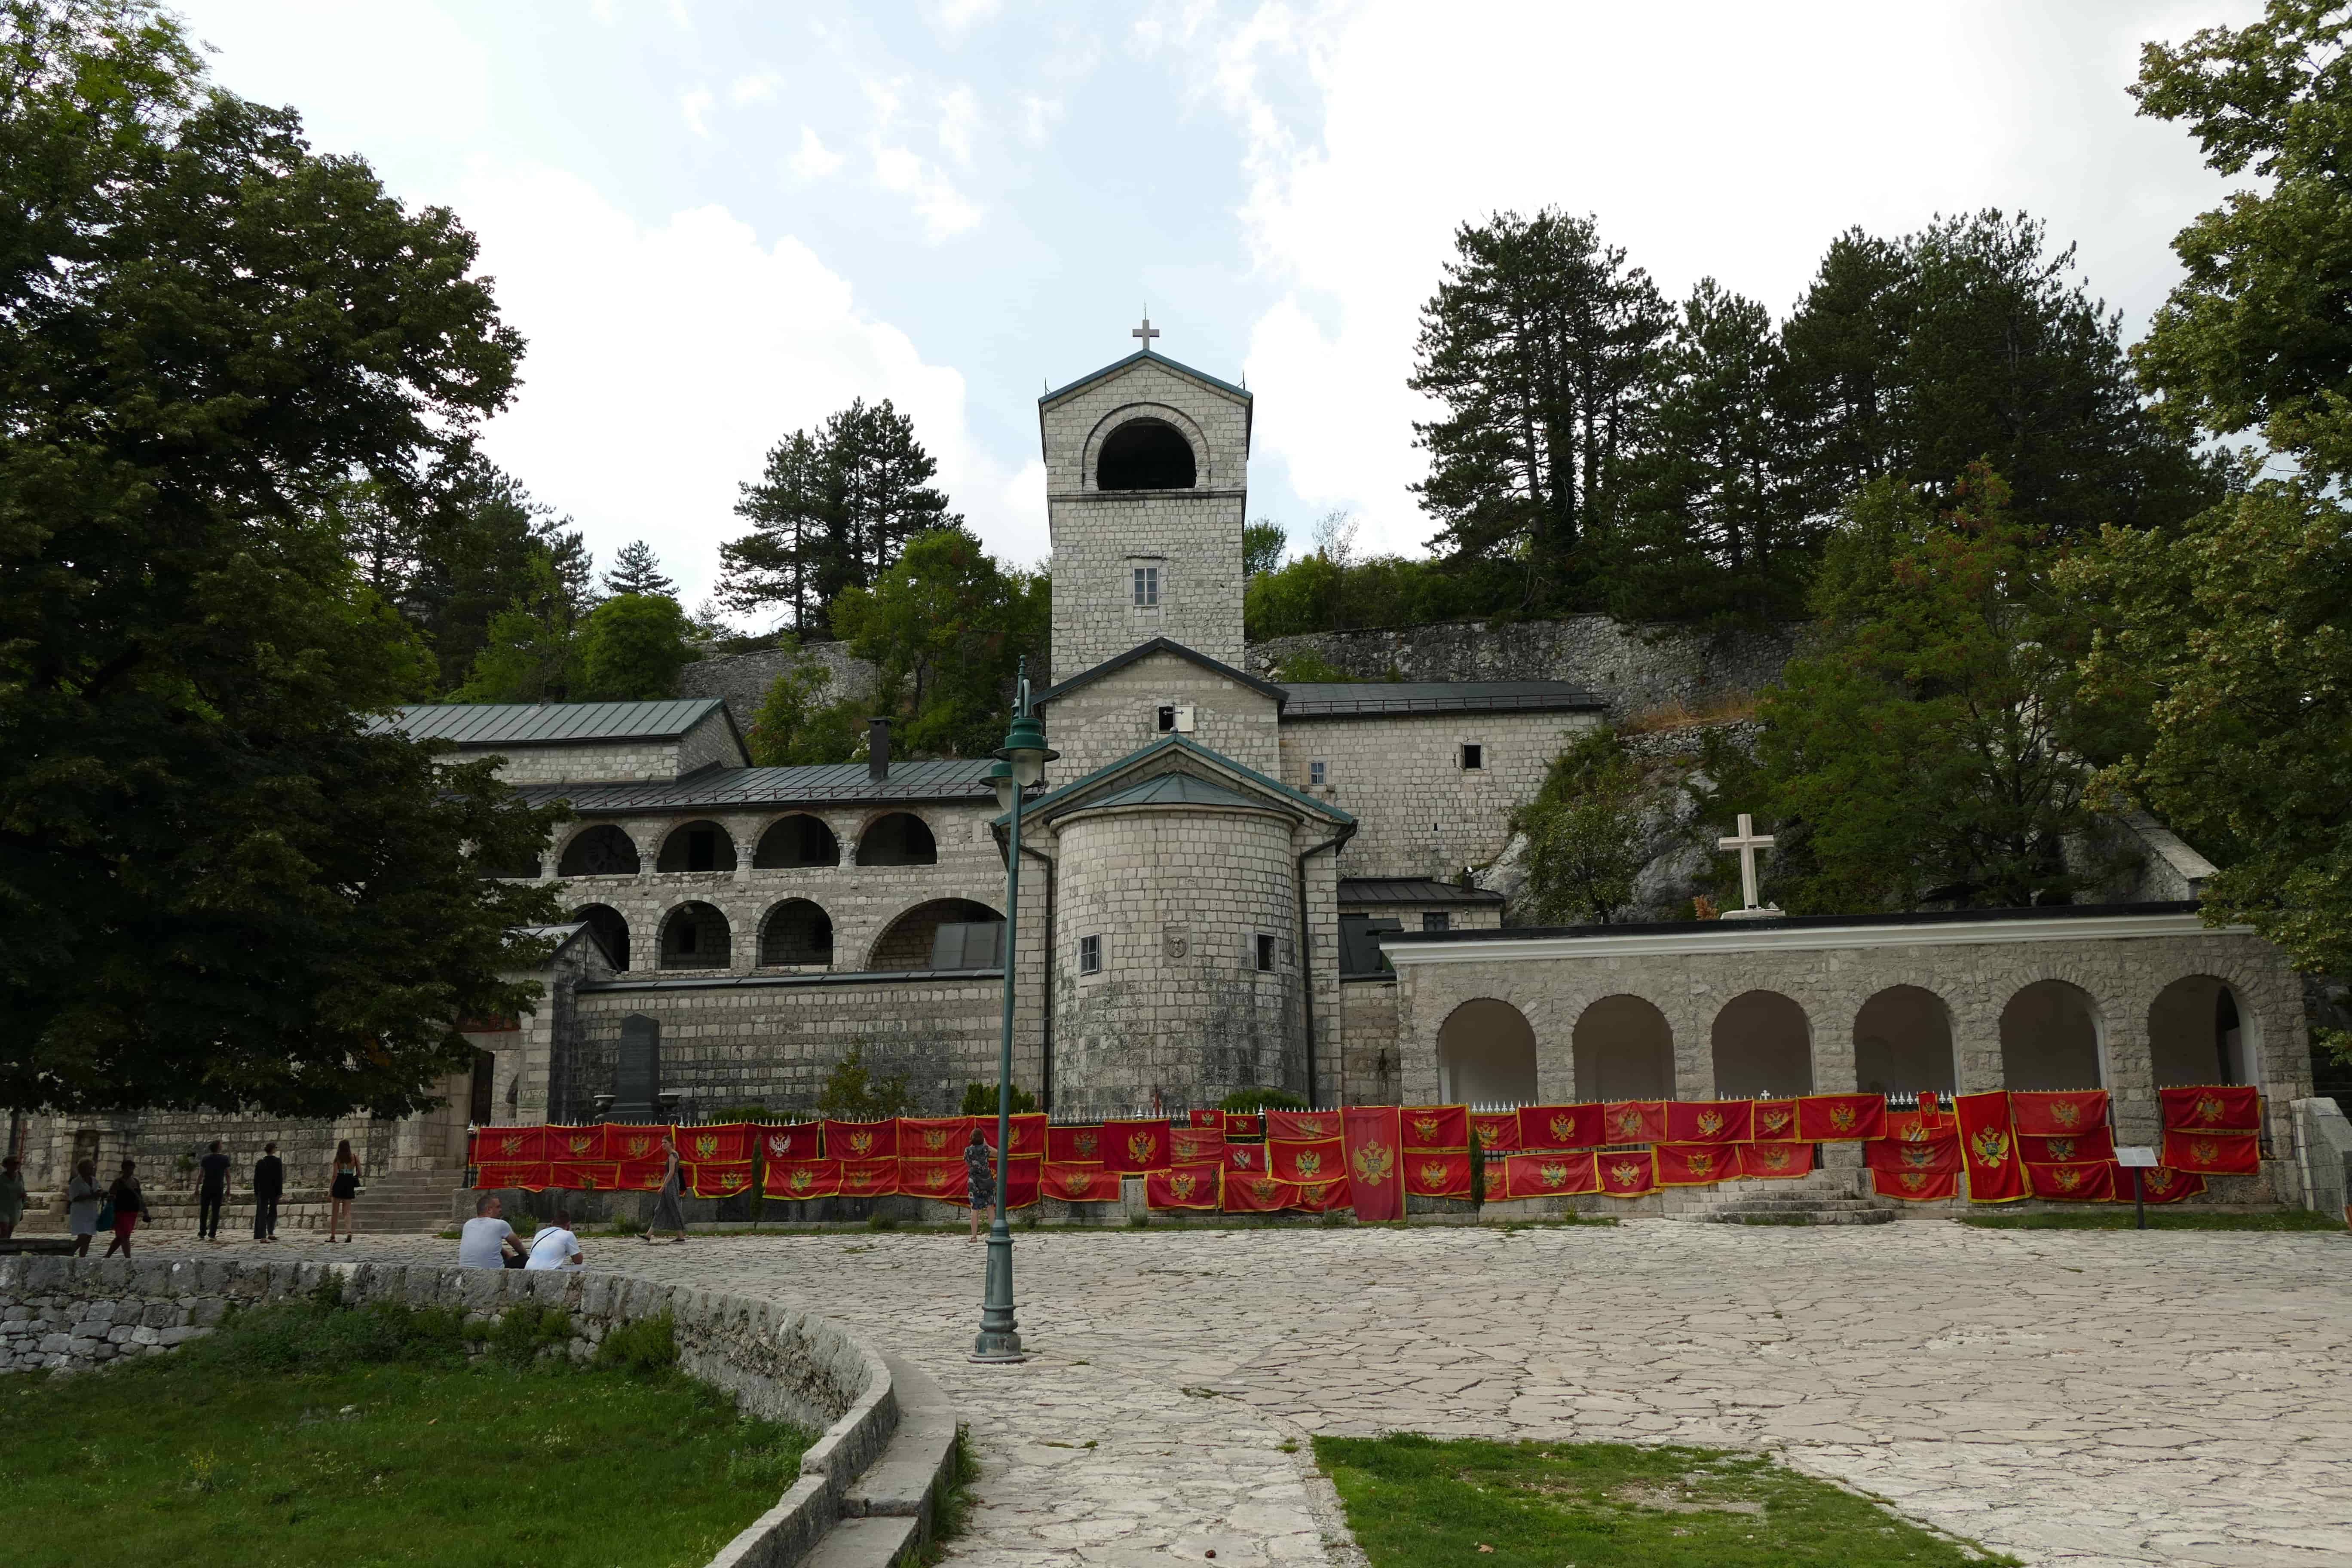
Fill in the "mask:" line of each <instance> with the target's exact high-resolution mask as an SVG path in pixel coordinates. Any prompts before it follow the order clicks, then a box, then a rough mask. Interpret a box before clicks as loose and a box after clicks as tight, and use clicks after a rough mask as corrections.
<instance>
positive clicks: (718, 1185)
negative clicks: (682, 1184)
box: [686, 1160, 756, 1198]
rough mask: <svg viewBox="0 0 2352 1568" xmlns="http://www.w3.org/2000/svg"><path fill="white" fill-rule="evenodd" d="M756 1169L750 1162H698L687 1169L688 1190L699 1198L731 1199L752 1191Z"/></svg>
mask: <svg viewBox="0 0 2352 1568" xmlns="http://www.w3.org/2000/svg"><path fill="white" fill-rule="evenodd" d="M755 1169H756V1167H755V1166H754V1165H753V1163H752V1162H751V1161H749V1160H697V1161H696V1162H695V1163H693V1164H691V1165H688V1167H687V1170H688V1172H690V1173H691V1174H690V1175H689V1176H688V1180H687V1184H686V1190H687V1191H688V1192H689V1193H692V1194H694V1195H695V1196H696V1197H698V1198H731V1197H733V1196H735V1195H736V1194H738V1193H748V1192H750V1191H751V1179H752V1175H753V1173H754V1171H755Z"/></svg>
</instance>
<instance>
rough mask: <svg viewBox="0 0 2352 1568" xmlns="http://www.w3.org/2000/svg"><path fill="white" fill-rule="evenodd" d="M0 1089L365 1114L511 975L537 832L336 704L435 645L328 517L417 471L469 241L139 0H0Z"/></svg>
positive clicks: (501, 346) (514, 811)
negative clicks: (1, 1001)
mask: <svg viewBox="0 0 2352 1568" xmlns="http://www.w3.org/2000/svg"><path fill="white" fill-rule="evenodd" d="M0 57H5V60H0V66H4V67H5V68H0V191H5V193H6V196H7V200H6V202H5V207H0V210H5V212H6V213H7V214H8V215H9V216H8V218H7V220H6V222H5V223H0V402H5V406H6V407H7V409H8V418H7V420H6V421H5V425H0V953H5V957H0V994H5V1012H6V1016H7V1017H8V1020H9V1024H10V1026H11V1031H12V1033H11V1046H10V1048H9V1049H8V1050H7V1051H6V1052H5V1053H0V1101H5V1102H6V1103H8V1104H11V1105H16V1106H26V1107H45V1108H51V1109H57V1110H90V1111H105V1110H136V1109H142V1108H150V1107H153V1108H190V1109H193V1108H210V1109H216V1110H228V1109H250V1110H259V1111H264V1112H268V1113H275V1114H282V1115H300V1116H325V1115H339V1114H342V1113H345V1112H348V1111H351V1110H357V1109H366V1110H372V1111H373V1112H375V1113H377V1114H382V1115H397V1114H402V1113H404V1112H407V1111H410V1110H415V1109H417V1108H418V1107H420V1106H421V1105H423V1104H425V1103H428V1102H429V1101H430V1100H431V1097H432V1095H433V1092H434V1089H435V1087H436V1084H437V1083H438V1081H439V1080H440V1079H442V1077H443V1076H444V1075H446V1073H448V1072H450V1071H452V1070H454V1069H457V1068H461V1067H462V1066H463V1065H464V1064H466V1063H467V1062H468V1061H470V1060H471V1059H472V1058H471V1050H470V1047H468V1046H467V1043H466V1041H465V1039H464V1037H462V1036H460V1035H458V1034H457V1033H456V1032H455V1031H454V1029H453V1022H454V1020H455V1019H457V1018H458V1017H461V1016H480V1015H489V1014H502V1013H511V1012H515V1011H518V1010H520V1009H521V1008H523V1007H525V1006H527V1005H529V1004H530V1000H531V998H532V997H533V996H534V995H535V994H536V987H534V986H531V985H529V984H516V983H511V982H509V981H508V980H506V979H503V978H501V971H504V970H509V969H511V968H514V967H518V966H520V965H522V964H524V963H529V962H531V961H532V960H534V959H535V958H536V957H537V956H538V955H539V953H540V952H541V951H543V949H541V948H540V947H536V946H534V944H532V943H530V942H522V941H520V940H519V939H516V938H514V937H512V936H510V935H509V933H510V932H511V931H513V930H514V929H515V928H517V927H520V926H522V925H526V924H530V923H532V922H534V921H546V920H551V919H552V918H554V916H555V914H556V912H557V910H556V906H555V904H554V902H553V900H552V899H551V896H550V895H549V894H547V893H546V892H544V891H542V890H540V889H535V888H531V887H529V886H526V885H520V884H515V883H509V882H502V881H499V880H496V879H488V878H485V877H484V876H483V875H482V874H481V873H482V871H483V870H484V868H494V867H496V866H499V865H501V864H505V863H509V862H510V861H511V860H512V859H514V858H517V857H518V856H519V855H528V854H530V853H531V852H533V851H534V850H535V849H536V848H537V847H539V846H540V845H541V844H542V843H543V841H544V839H545V837H546V836H547V834H548V832H549V829H550V827H551V825H552V824H553V823H554V822H555V821H556V820H557V819H558V818H559V817H560V816H561V815H562V814H561V812H560V811H545V812H536V813H534V812H532V811H530V810H528V809H526V808H524V807H523V806H522V805H520V802H519V800H518V797H517V796H516V795H515V794H514V792H513V791H511V790H509V789H507V788H505V787H504V786H502V785H501V784H499V783H498V781H497V779H496V777H495V776H494V773H493V770H492V769H491V768H490V767H488V765H486V764H467V765H457V764H452V763H446V762H443V761H441V760H438V759H437V758H436V754H435V752H434V751H433V750H432V749H431V748H428V747H426V746H423V745H419V744H416V743H415V742H411V741H409V740H408V739H407V738H406V737H405V736H404V735H402V734H400V733H398V732H396V731H391V730H388V729H378V728H376V727H374V726H373V724H372V723H371V721H370V715H371V714H378V713H382V712H384V711H385V710H389V709H390V708H392V707H393V706H394V705H395V704H397V703H399V702H401V701H404V700H415V699H416V698H418V697H421V696H423V695H425V693H426V692H428V691H429V690H430V689H431V686H432V682H433V680H434V679H435V677H434V670H433V666H434V661H433V659H432V658H431V656H430V654H429V653H428V652H427V651H426V650H425V648H424V647H422V646H421V645H420V643H419V642H418V640H417V638H416V637H415V635H414V634H413V633H412V631H411V630H410V629H409V628H408V627H407V626H405V625H404V622H403V621H402V619H401V617H400V616H398V615H397V614H396V613H395V612H394V609H393V607H392V606H391V605H389V604H387V602H386V601H385V600H384V598H383V596H381V595H378V594H376V593H375V592H373V590H372V589H370V587H369V586H368V585H367V584H366V582H365V581H364V580H363V578H362V574H361V571H360V569H359V568H358V567H356V566H355V565H354V564H353V563H352V559H351V557H350V556H349V555H348V554H347V553H346V552H345V538H344V535H343V531H342V529H341V527H340V526H339V525H338V523H337V521H335V520H333V519H332V518H331V516H330V510H331V505H332V504H333V502H334V501H335V500H336V498H337V497H339V496H343V495H347V494H348V487H349V486H351V485H352V483H353V482H354V481H364V482H365V483H367V484H368V485H371V486H373V494H372V496H371V498H370V504H371V505H380V506H382V507H383V508H385V509H388V510H391V511H392V512H393V513H394V514H396V515H399V516H403V517H413V516H416V515H422V514H425V513H429V512H430V511H431V510H432V509H433V508H434V507H435V506H436V505H437V504H439V501H440V500H441V498H442V495H443V493H444V489H445V487H446V484H447V483H448V480H449V477H450V475H451V473H452V471H453V469H454V468H457V466H458V465H460V464H461V463H462V461H463V459H464V456H465V452H466V448H467V442H468V440H469V439H470V438H471V437H472V435H473V433H474V431H475V429H476V427H477V426H478V424H479V422H480V420H481V419H482V418H483V417H484V416H487V415H488V414H490V413H492V412H493V411H495V410H496V409H498V408H499V407H500V406H502V405H504V403H505V402H506V400H507V398H508V396H509V393H510V392H511V390H512V387H513V384H514V367H515V361H516V357H517V355H518V354H519V353H520V348H521V344H520V339H519V338H518V337H517V336H516V335H515V333H514V332H513V331H511V330H510V329H509V328H507V327H505V326H503V325H501V324H500V323H499V320H498V316H497V312H496V310H495V307H494V305H493V302H492V300H491V298H490V294H489V290H488V288H487V287H486V286H485V285H483V284H482V283H480V282H478V281H477V280H475V279H472V278H471V276H470V274H471V272H472V268H473V265H474V260H475V247H474V240H473V237H471V236H470V235H468V234H467V232H466V231H465V229H464V228H462V227H461V226H459V225H458V224H457V220H456V219H455V218H454V217H453V216H451V215H450V214H449V213H448V212H446V210H444V209H441V208H437V207H426V208H422V209H418V210H415V211H411V210H408V209H405V208H404V207H403V206H402V205H400V204H398V203H397V202H395V201H394V200H392V199H391V198H390V197H388V196H387V195H385V194H384V193H383V188H382V186H381V185H380V184H378V183H377V181H376V179H375V177H374V175H373V174H372V173H371V172H370V171H369V170H368V168H367V166H366V165H365V164H364V163H362V162H360V161H359V160H357V159H355V158H331V157H319V156H315V155H314V154H312V153H310V150H309V148H308V147H307V146H306V145H305V144H304V142H303V140H302V137H301V133H300V125H299V120H298V119H297V117H296V116H295V115H294V114H292V113H291V112H290V111H288V110H274V109H267V108H263V107H261V106H259V105H257V104H253V103H249V102H247V101H245V100H241V99H238V98H236V97H235V96H234V95H232V94H229V93H226V92H225V91H221V90H219V89H216V88H215V87H213V86H212V85H211V84H210V83H209V82H207V81H206V80H205V77H204V75H203V72H202V69H201V66H200V62H199V58H198V56H197V54H196V51H195V49H194V47H193V46H192V45H191V44H190V43H189V41H188V40H187V38H186V37H185V35H184V32H183V31H182V29H181V28H180V26H179V25H178V23H177V22H176V21H174V20H173V18H172V17H171V16H169V15H168V14H167V13H164V12H163V11H161V10H159V9H157V8H155V7H153V6H152V5H145V4H141V3H138V0H79V3H63V0H61V3H58V4H52V5H32V4H20V5H10V6H8V7H7V8H6V9H5V11H4V12H0Z"/></svg>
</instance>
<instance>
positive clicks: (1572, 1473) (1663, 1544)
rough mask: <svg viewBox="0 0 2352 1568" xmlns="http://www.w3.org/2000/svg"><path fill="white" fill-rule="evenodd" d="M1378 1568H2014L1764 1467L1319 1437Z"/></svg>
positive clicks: (1621, 1450)
mask: <svg viewBox="0 0 2352 1568" xmlns="http://www.w3.org/2000/svg"><path fill="white" fill-rule="evenodd" d="M1315 1458H1316V1459H1317V1461H1318V1463H1320V1464H1321V1465H1322V1467H1323V1469H1324V1472H1325V1473H1326V1474H1328V1476H1329V1477H1330V1478H1331V1481H1332V1484H1333V1485H1334V1486H1336V1487H1337V1488H1338V1489H1339V1500H1340V1501H1341V1502H1342V1503H1343V1504H1345V1505H1346V1508H1347V1510H1348V1524H1349V1528H1350V1529H1351V1530H1352V1531H1354V1532H1355V1536H1356V1542H1357V1544H1358V1545H1360V1546H1361V1547H1362V1548H1363V1549H1364V1552H1365V1555H1367V1556H1368V1557H1370V1559H1371V1563H1372V1568H1467V1565H1468V1564H1471V1563H1475V1564H1477V1565H1478V1568H1568V1565H1573V1568H1769V1565H1777V1564H1784V1563H1824V1564H1835V1565H1836V1568H1891V1565H1894V1564H1901V1565H1902V1568H1937V1565H1940V1564H1958V1563H2015V1562H2016V1559H2014V1558H2011V1557H2002V1556H1989V1555H1987V1554H1985V1553H1983V1552H1979V1551H1977V1550H1975V1549H1974V1548H1972V1547H1969V1546H1967V1545H1965V1544H1962V1543H1960V1542H1956V1541H1954V1540H1952V1539H1951V1538H1950V1537H1948V1536H1945V1535H1939V1534H1937V1533H1936V1532H1934V1531H1928V1530H1925V1529H1922V1528H1921V1527H1919V1526H1917V1525H1916V1524H1912V1523H1910V1522H1908V1521H1905V1520H1902V1519H1898V1518H1896V1517H1895V1515H1894V1514H1892V1513H1889V1512H1888V1511H1887V1510H1885V1509H1883V1508H1881V1507H1880V1506H1879V1505H1878V1504H1876V1503H1874V1502H1872V1501H1870V1500H1868V1499H1865V1498H1860V1497H1856V1496H1855V1495H1853V1493H1852V1492H1847V1491H1842V1490H1840V1489H1838V1488H1836V1487H1833V1486H1832V1485H1830V1484H1829V1483H1828V1482H1826V1481H1817V1480H1814V1479H1811V1478H1810V1477H1806V1476H1801V1475H1799V1474H1797V1473H1796V1472H1795V1471H1794V1470H1791V1469H1789V1468H1786V1467H1784V1466H1782V1465H1780V1464H1778V1463H1776V1462H1775V1461H1773V1460H1772V1459H1770V1458H1767V1457H1765V1456H1763V1455H1759V1454H1743V1453H1734V1452H1726V1451H1722V1450H1717V1449H1711V1448H1679V1447H1667V1448H1637V1447H1632V1446H1631V1445H1629V1444H1623V1443H1487V1442H1478V1441H1454V1442H1441V1441H1439V1440H1437V1439H1435V1438H1432V1437H1423V1436H1417V1435H1414V1434H1411V1433H1398V1434H1395V1435H1393V1436H1387V1437H1318V1438H1316V1439H1315Z"/></svg>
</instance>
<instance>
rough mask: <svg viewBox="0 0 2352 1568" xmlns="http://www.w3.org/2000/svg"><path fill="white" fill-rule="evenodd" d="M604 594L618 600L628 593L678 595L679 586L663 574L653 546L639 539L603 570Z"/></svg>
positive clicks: (624, 549) (615, 555)
mask: <svg viewBox="0 0 2352 1568" xmlns="http://www.w3.org/2000/svg"><path fill="white" fill-rule="evenodd" d="M604 592H605V593H606V594H608V595H611V596H612V597H614V598H615V599H617V598H620V597H622V596H623V595H628V594H667V595H676V594H677V584H676V583H673V582H671V581H670V580H669V578H668V577H667V576H666V575H665V574H663V572H662V569H661V557H659V556H657V555H656V554H655V553H654V547H653V546H652V545H650V544H647V543H646V542H645V541H644V540H642V539H637V540H632V541H630V542H628V543H626V544H624V545H623V546H621V548H620V550H619V552H616V553H615V554H614V557H613V564H612V565H610V566H608V567H606V568H605V569H604Z"/></svg>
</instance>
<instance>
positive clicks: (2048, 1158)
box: [2012, 1097, 2116, 1165]
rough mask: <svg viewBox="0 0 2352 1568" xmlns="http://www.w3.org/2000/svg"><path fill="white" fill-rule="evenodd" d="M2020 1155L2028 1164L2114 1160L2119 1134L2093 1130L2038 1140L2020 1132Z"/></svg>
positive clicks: (2104, 1129)
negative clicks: (2117, 1135)
mask: <svg viewBox="0 0 2352 1568" xmlns="http://www.w3.org/2000/svg"><path fill="white" fill-rule="evenodd" d="M2012 1098H2013V1097H2012ZM2017 1152H2018V1153H2019V1154H2020V1155H2021V1157H2022V1158H2023V1159H2024V1161H2025V1163H2027V1164H2029V1165H2063V1164H2066V1163H2069V1162H2071V1161H2074V1160H2112V1159H2114V1158H2115V1157H2116V1135H2115V1133H2114V1131H2112V1130H2110V1129H2108V1128H2106V1127H2094V1128H2092V1129H2091V1130H2090V1131H2088V1132H2069V1133H2067V1134H2066V1135H2065V1136H2064V1137H2063V1138H2037V1137H2035V1136H2034V1135H2033V1134H2032V1133H2030V1132H2020V1133H2019V1134H2018V1135H2017Z"/></svg>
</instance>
